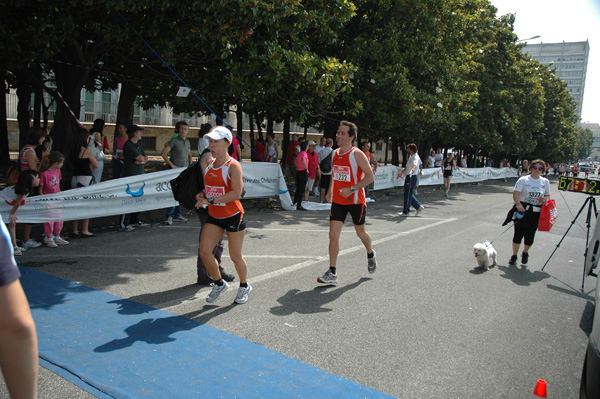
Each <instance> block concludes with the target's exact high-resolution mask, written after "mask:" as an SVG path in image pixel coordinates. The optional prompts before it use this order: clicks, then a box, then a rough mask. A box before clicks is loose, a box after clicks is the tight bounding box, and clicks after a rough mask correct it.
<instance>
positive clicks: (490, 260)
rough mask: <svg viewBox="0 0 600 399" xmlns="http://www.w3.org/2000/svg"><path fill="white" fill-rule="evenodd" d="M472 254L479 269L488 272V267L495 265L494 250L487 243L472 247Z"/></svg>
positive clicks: (495, 254)
mask: <svg viewBox="0 0 600 399" xmlns="http://www.w3.org/2000/svg"><path fill="white" fill-rule="evenodd" d="M473 253H475V258H476V259H477V264H478V265H479V267H481V268H484V269H485V270H490V266H495V265H496V256H497V253H496V250H495V249H494V247H492V244H490V242H489V241H486V242H480V243H477V244H475V245H474V246H473Z"/></svg>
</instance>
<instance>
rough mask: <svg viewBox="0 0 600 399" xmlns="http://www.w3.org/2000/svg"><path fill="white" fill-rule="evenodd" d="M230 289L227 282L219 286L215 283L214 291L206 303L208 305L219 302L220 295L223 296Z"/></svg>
mask: <svg viewBox="0 0 600 399" xmlns="http://www.w3.org/2000/svg"><path fill="white" fill-rule="evenodd" d="M228 288H229V284H227V281H223V285H217V284H215V283H213V285H212V290H211V291H210V294H208V296H207V297H206V302H208V303H214V302H217V299H219V295H221V294H222V293H223V292H225V291H227V289H228Z"/></svg>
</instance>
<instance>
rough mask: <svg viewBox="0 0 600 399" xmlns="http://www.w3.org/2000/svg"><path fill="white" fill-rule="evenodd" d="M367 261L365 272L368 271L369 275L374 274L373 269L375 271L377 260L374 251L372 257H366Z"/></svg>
mask: <svg viewBox="0 0 600 399" xmlns="http://www.w3.org/2000/svg"><path fill="white" fill-rule="evenodd" d="M367 261H368V265H367V270H368V271H369V273H375V269H377V259H375V250H373V257H372V258H369V257H367Z"/></svg>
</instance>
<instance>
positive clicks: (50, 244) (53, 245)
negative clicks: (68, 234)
mask: <svg viewBox="0 0 600 399" xmlns="http://www.w3.org/2000/svg"><path fill="white" fill-rule="evenodd" d="M46 246H47V247H48V248H56V247H58V244H56V243H55V242H54V240H53V239H52V238H48V240H47V241H46Z"/></svg>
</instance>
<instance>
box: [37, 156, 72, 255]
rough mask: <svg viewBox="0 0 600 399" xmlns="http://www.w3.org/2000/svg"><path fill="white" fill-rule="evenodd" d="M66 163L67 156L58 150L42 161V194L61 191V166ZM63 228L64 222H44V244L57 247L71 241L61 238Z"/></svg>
mask: <svg viewBox="0 0 600 399" xmlns="http://www.w3.org/2000/svg"><path fill="white" fill-rule="evenodd" d="M64 163H65V156H64V155H63V154H61V153H60V152H58V151H53V152H52V153H50V156H49V157H46V158H44V160H43V161H42V168H41V169H40V170H41V173H40V188H39V190H40V195H42V194H54V193H58V192H60V181H61V180H62V175H61V174H60V168H62V166H63V164H64ZM62 228H63V222H62V221H60V222H46V223H44V234H45V235H46V236H45V237H44V244H46V246H47V247H49V248H56V247H57V246H59V245H67V244H68V243H69V241H67V240H65V239H63V238H61V236H60V232H61V230H62Z"/></svg>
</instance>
